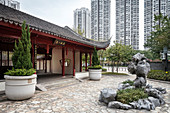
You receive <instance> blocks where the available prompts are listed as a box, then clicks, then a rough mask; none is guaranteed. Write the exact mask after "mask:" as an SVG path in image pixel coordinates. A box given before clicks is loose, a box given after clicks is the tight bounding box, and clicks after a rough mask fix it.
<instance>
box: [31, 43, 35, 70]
mask: <svg viewBox="0 0 170 113" xmlns="http://www.w3.org/2000/svg"><path fill="white" fill-rule="evenodd" d="M31 42H32V66H33V68H34V67H35V66H34V42H33V41H31Z"/></svg>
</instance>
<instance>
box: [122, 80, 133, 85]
mask: <svg viewBox="0 0 170 113" xmlns="http://www.w3.org/2000/svg"><path fill="white" fill-rule="evenodd" d="M122 83H123V84H126V83H128V84H129V85H131V86H133V84H134V81H131V80H126V81H124V82H122Z"/></svg>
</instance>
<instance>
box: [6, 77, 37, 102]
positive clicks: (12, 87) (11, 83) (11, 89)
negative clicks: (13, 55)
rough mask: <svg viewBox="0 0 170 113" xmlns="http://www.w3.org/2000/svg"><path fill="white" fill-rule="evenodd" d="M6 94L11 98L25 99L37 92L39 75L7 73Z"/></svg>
mask: <svg viewBox="0 0 170 113" xmlns="http://www.w3.org/2000/svg"><path fill="white" fill-rule="evenodd" d="M4 78H5V94H6V96H7V98H8V99H10V100H24V99H28V98H31V97H32V96H33V95H34V93H35V86H36V83H37V80H36V78H37V75H36V74H33V75H31V76H9V75H5V76H4Z"/></svg>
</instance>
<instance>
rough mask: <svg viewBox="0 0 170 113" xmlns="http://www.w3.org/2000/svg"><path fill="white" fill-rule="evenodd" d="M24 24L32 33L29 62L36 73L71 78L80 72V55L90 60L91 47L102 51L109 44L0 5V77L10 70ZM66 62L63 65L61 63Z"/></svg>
mask: <svg viewBox="0 0 170 113" xmlns="http://www.w3.org/2000/svg"><path fill="white" fill-rule="evenodd" d="M23 21H26V24H28V25H29V27H30V30H31V43H32V50H31V52H32V62H33V66H34V68H35V69H37V71H42V72H44V73H47V72H51V73H57V74H62V75H63V76H65V74H73V76H74V75H75V72H81V71H82V54H85V59H86V60H85V61H86V63H85V65H86V69H87V55H88V54H89V56H90V63H89V64H90V65H91V58H92V53H93V50H94V47H96V48H97V50H99V49H105V48H106V47H108V45H109V44H110V40H108V41H106V42H96V41H93V40H90V39H86V38H84V37H82V36H80V35H79V34H77V33H76V32H74V31H73V30H72V29H70V28H69V27H67V26H66V27H60V26H57V25H55V24H52V23H50V22H47V21H45V20H42V19H40V18H37V17H34V16H32V15H29V14H26V13H24V12H21V11H19V10H15V9H12V8H10V7H7V6H4V5H1V4H0V77H1V78H3V73H4V72H5V71H6V70H7V69H11V68H12V65H13V64H12V54H13V49H14V42H15V41H17V40H18V38H20V37H21V26H22V23H23ZM64 61H65V62H64Z"/></svg>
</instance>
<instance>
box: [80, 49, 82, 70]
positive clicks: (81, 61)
mask: <svg viewBox="0 0 170 113" xmlns="http://www.w3.org/2000/svg"><path fill="white" fill-rule="evenodd" d="M80 72H82V52H80Z"/></svg>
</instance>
